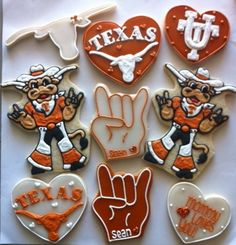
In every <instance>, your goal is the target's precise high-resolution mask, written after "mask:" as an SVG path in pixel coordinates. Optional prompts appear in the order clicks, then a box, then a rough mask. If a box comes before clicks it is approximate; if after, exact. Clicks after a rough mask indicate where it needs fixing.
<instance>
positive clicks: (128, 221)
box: [92, 164, 152, 242]
mask: <svg viewBox="0 0 236 245" xmlns="http://www.w3.org/2000/svg"><path fill="white" fill-rule="evenodd" d="M97 179H98V186H99V193H98V195H97V196H96V198H95V199H94V201H93V204H92V208H93V211H94V212H95V214H96V215H97V216H98V218H99V219H100V221H101V222H102V224H103V226H104V229H105V231H106V234H107V239H108V241H109V242H112V241H119V240H126V239H132V238H138V237H140V236H141V235H142V234H143V232H144V227H145V225H146V222H147V220H148V216H149V212H150V204H149V191H150V187H151V180H152V172H151V170H150V169H149V168H145V169H143V170H141V171H140V172H139V173H138V175H133V174H128V173H123V174H114V173H113V172H112V170H111V169H110V168H109V167H108V166H107V165H106V164H100V165H99V166H98V169H97Z"/></svg>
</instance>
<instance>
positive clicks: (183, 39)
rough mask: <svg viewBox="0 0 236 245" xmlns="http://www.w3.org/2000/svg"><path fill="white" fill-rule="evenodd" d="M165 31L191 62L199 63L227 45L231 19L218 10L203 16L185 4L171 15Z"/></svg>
mask: <svg viewBox="0 0 236 245" xmlns="http://www.w3.org/2000/svg"><path fill="white" fill-rule="evenodd" d="M165 30H166V36H167V39H168V41H169V43H170V44H171V46H172V47H173V48H174V49H175V50H176V51H177V53H178V54H179V55H180V56H181V57H182V58H184V59H185V60H187V61H188V62H191V63H198V62H201V61H203V60H205V59H207V58H208V57H210V56H211V55H213V54H215V53H216V52H218V51H220V50H221V49H222V48H223V47H224V46H225V45H226V43H227V41H228V39H229V31H230V26H229V22H228V20H227V18H226V17H225V16H224V15H223V14H222V13H220V12H218V11H214V10H212V11H207V12H205V13H203V14H199V13H198V12H197V11H196V10H194V9H193V8H191V7H189V6H185V5H181V6H176V7H174V8H172V9H170V10H169V12H168V13H167V15H166V20H165Z"/></svg>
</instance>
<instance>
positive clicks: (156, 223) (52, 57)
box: [1, 0, 236, 245]
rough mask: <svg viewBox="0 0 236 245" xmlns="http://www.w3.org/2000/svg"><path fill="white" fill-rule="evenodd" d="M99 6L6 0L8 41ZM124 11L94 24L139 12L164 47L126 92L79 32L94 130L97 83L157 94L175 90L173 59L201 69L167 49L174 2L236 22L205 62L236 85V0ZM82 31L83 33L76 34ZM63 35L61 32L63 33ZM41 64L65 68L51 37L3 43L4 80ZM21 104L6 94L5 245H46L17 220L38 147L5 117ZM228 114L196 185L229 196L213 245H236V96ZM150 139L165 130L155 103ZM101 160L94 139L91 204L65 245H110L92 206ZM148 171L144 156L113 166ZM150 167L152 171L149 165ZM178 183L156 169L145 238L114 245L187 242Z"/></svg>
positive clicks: (77, 76) (139, 5) (142, 5)
mask: <svg viewBox="0 0 236 245" xmlns="http://www.w3.org/2000/svg"><path fill="white" fill-rule="evenodd" d="M99 3H101V1H99V0H91V1H86V0H80V1H78V0H77V1H75V0H60V1H59V0H24V1H22V0H4V1H3V18H4V19H3V20H4V22H3V25H4V26H3V41H4V40H6V38H7V37H8V36H9V35H10V34H11V33H13V32H15V31H17V30H19V29H21V28H23V27H27V26H31V25H32V26H33V25H40V24H44V23H47V22H49V21H52V20H55V19H58V18H61V17H65V16H70V15H74V14H76V13H77V12H79V11H80V10H84V9H87V8H90V7H93V6H95V5H97V4H99ZM117 4H118V8H117V10H116V11H115V12H113V13H111V14H106V15H104V16H99V17H98V18H96V20H112V21H114V22H117V23H119V24H121V25H122V23H123V22H125V20H126V19H128V18H129V17H132V16H135V15H140V14H143V15H147V16H150V17H153V18H154V19H155V20H156V21H157V22H158V23H159V25H160V26H161V28H162V43H161V49H160V53H159V56H158V58H157V61H156V63H155V64H154V65H153V66H152V68H151V69H150V71H149V72H148V73H147V74H146V76H145V77H143V79H141V80H140V81H139V82H138V83H137V85H136V86H135V87H133V88H131V89H129V90H128V89H125V88H123V87H121V86H119V85H116V84H115V82H113V81H111V80H109V79H108V78H106V77H105V76H103V75H102V74H101V73H100V72H99V71H97V70H96V69H94V67H93V66H92V65H91V64H90V62H89V61H88V59H87V57H86V56H85V53H84V51H83V50H82V32H83V31H80V32H79V35H78V41H77V44H78V47H79V49H80V51H81V55H80V59H79V60H75V62H78V63H79V65H80V70H79V72H74V75H73V76H72V80H73V81H74V82H75V83H76V84H77V85H78V86H80V88H81V89H82V90H83V91H84V92H85V94H86V101H85V103H84V105H83V108H82V113H81V119H82V121H83V123H84V124H86V125H89V124H90V121H91V119H92V118H93V115H94V113H95V112H94V101H93V89H94V87H95V85H96V84H97V83H98V82H102V83H104V84H106V85H107V86H109V88H110V90H111V91H115V92H130V93H135V92H136V91H137V90H138V88H139V87H140V86H143V85H145V86H148V87H150V88H151V90H152V91H155V90H156V89H158V88H162V87H171V86H172V82H171V81H170V79H169V77H168V76H167V75H166V74H165V73H164V71H163V65H164V63H165V62H171V63H173V64H174V65H175V66H177V67H178V68H180V69H182V68H189V69H195V68H197V66H190V65H188V64H186V63H185V62H184V61H182V60H181V59H180V58H179V57H178V56H177V55H176V53H175V51H174V50H172V48H171V47H170V46H169V45H168V44H167V41H166V38H165V36H164V35H163V34H164V33H163V24H164V18H165V14H166V13H167V11H168V10H169V9H170V8H171V7H173V6H176V5H180V4H186V5H189V6H192V7H193V8H195V9H196V10H198V11H199V12H204V11H206V10H218V11H221V12H223V13H224V14H225V15H226V16H227V17H228V19H229V21H230V24H231V36H230V40H229V42H228V45H227V47H226V48H225V49H224V50H222V51H221V52H219V53H218V54H216V55H214V56H213V57H212V58H209V59H207V61H205V62H203V63H201V65H202V66H205V67H207V68H208V69H209V70H210V72H211V74H212V77H218V78H221V79H222V80H223V81H224V82H225V83H229V84H233V85H235V86H236V78H235V63H236V27H235V25H236V1H235V0H218V1H216V0H207V1H199V0H186V1H181V0H168V1H167V0H166V1H156V0H146V1H144V0H140V1H137V0H129V1H117ZM78 31H79V30H78ZM62 35H63V33H62ZM38 63H41V64H43V65H45V66H51V65H59V66H64V65H66V64H67V63H65V62H63V60H61V59H60V57H59V53H58V50H57V48H56V47H55V46H54V45H53V44H52V42H51V41H50V40H49V39H46V40H43V41H36V40H35V39H33V38H28V39H25V40H22V41H20V42H18V43H17V45H16V46H14V47H12V48H10V49H7V48H6V47H5V46H4V45H3V78H2V79H3V81H6V80H10V79H15V78H16V77H17V76H18V75H20V74H22V73H25V72H27V71H28V69H29V67H30V66H31V65H34V64H38ZM19 99H20V94H19V93H16V92H10V91H9V90H7V91H4V92H3V93H2V122H1V123H2V124H1V132H2V134H1V135H2V152H1V243H11V244H16V243H18V244H43V240H41V239H40V238H37V237H36V236H35V235H33V234H30V233H29V231H27V230H26V229H25V228H24V227H23V226H22V225H21V224H20V223H19V222H18V221H17V219H16V217H15V214H14V212H13V210H12V208H11V204H10V196H11V190H12V188H13V186H14V185H15V183H16V182H18V181H19V180H20V179H22V178H24V177H29V176H30V169H29V167H28V165H27V164H26V161H25V158H26V156H27V155H28V154H29V153H30V152H31V151H32V150H33V148H34V146H35V144H36V142H37V138H38V137H37V134H36V133H32V134H31V133H26V132H25V131H24V130H22V129H21V128H19V127H16V125H15V124H14V123H12V122H10V121H9V119H8V118H7V111H8V107H9V106H10V105H11V104H13V103H14V102H16V101H18V100H19ZM227 102H228V105H229V109H230V112H231V113H230V120H229V121H228V122H227V123H226V124H225V125H224V127H221V128H220V129H219V130H217V131H216V133H215V135H214V141H215V147H216V148H215V151H216V155H215V158H214V159H213V160H212V161H211V162H210V163H209V165H208V167H207V168H206V169H205V171H204V173H202V174H201V175H200V176H199V177H198V178H197V179H196V181H194V183H195V184H197V185H198V186H199V187H200V188H201V189H202V191H203V193H206V194H207V193H209V194H212V193H218V194H220V195H223V196H224V197H225V198H226V199H228V201H229V203H230V204H231V209H232V222H231V224H230V226H229V227H228V229H227V230H226V231H225V232H224V233H223V234H222V235H221V236H220V237H217V238H216V239H213V240H210V241H206V242H205V243H204V242H203V243H199V245H200V244H208V245H213V244H214V245H222V244H224V245H235V244H236V226H235V223H236V205H235V203H236V189H235V179H236V169H235V164H236V156H235V153H236V152H235V149H236V127H235V122H236V110H235V106H236V96H233V95H232V96H230V97H228V99H227ZM148 121H149V133H148V134H149V135H148V137H150V136H152V137H153V136H155V137H156V138H159V137H160V136H161V135H162V134H163V133H164V132H165V130H166V128H163V127H162V124H161V123H160V122H159V121H158V120H157V118H156V115H155V112H154V109H153V107H152V106H151V109H150V113H149V116H148ZM100 162H103V156H102V153H101V151H100V149H99V148H98V146H97V144H96V142H95V141H93V142H92V148H91V159H90V161H89V163H88V165H87V166H86V167H85V168H84V169H82V170H81V171H79V174H80V175H81V176H82V178H83V179H84V181H85V183H86V185H87V189H88V199H89V202H88V206H87V209H86V210H85V213H84V215H83V217H82V219H81V220H80V222H79V223H78V224H77V226H76V227H75V228H74V229H73V230H72V232H71V233H70V234H69V235H68V236H67V237H66V238H64V239H63V240H62V241H61V242H60V244H81V245H83V244H104V243H105V242H106V237H105V233H104V230H103V228H102V225H101V223H100V222H99V221H98V219H97V217H95V215H94V214H93V213H92V211H91V202H92V200H93V198H94V196H95V195H96V193H97V181H96V178H95V173H96V166H97V165H98V164H99V163H100ZM146 166H150V165H149V164H147V163H146V162H144V161H142V160H141V159H130V160H125V161H114V162H112V163H111V167H112V168H113V170H114V171H118V170H123V171H127V172H129V171H134V172H137V171H139V170H140V169H141V168H143V167H146ZM151 167H152V166H151ZM53 176H55V174H54V173H51V174H47V175H41V176H40V178H41V179H42V180H44V181H48V180H50V179H51V178H52V177H53ZM177 181H178V180H177V179H176V178H174V177H173V176H171V175H169V174H167V173H166V172H164V171H161V170H160V169H157V168H153V185H152V189H151V215H150V219H149V222H148V224H147V227H146V230H145V234H144V236H143V238H141V239H136V240H129V241H123V242H116V244H117V245H118V244H148V245H152V244H157V245H158V244H159V245H172V244H174V245H175V244H181V242H180V240H179V238H178V237H177V235H176V234H175V232H174V230H173V228H172V227H171V223H170V221H169V217H168V214H167V208H166V198H167V193H168V191H169V189H170V187H171V186H172V185H173V184H174V183H176V182H177Z"/></svg>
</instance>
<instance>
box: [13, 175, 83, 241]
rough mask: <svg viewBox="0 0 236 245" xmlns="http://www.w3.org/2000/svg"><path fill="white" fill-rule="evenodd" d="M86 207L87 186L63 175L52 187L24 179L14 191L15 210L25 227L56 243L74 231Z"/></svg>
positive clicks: (72, 176) (36, 180) (74, 178)
mask: <svg viewBox="0 0 236 245" xmlns="http://www.w3.org/2000/svg"><path fill="white" fill-rule="evenodd" d="M86 204H87V191H86V188H85V185H84V182H83V180H82V179H81V178H80V177H79V176H78V175H75V174H61V175H59V176H57V177H55V178H54V179H52V180H51V181H50V182H49V184H47V183H45V182H43V181H41V180H38V179H32V178H25V179H23V180H21V181H20V182H19V183H17V184H16V185H15V187H14V189H13V191H12V207H13V209H14V210H15V213H16V216H17V218H18V219H19V220H20V222H21V223H22V225H23V226H24V227H26V228H27V229H28V230H29V231H31V232H32V233H34V234H35V235H37V236H39V237H40V238H42V239H44V240H46V241H49V242H53V243H56V242H59V241H60V240H61V239H62V238H63V237H65V236H66V235H67V234H68V233H69V232H70V231H71V230H72V228H73V227H74V226H75V225H76V223H77V222H78V221H79V220H80V218H81V216H82V214H83V212H84V210H85V207H86Z"/></svg>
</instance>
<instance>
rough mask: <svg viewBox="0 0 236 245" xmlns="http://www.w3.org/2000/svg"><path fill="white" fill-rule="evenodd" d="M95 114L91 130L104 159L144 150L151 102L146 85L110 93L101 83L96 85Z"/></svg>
mask: <svg viewBox="0 0 236 245" xmlns="http://www.w3.org/2000/svg"><path fill="white" fill-rule="evenodd" d="M95 104H96V111H97V115H96V117H95V118H94V120H93V122H92V124H91V131H92V134H93V136H94V138H95V140H96V141H97V142H98V144H99V146H100V147H101V149H102V151H103V153H104V156H105V158H106V159H107V160H114V159H123V158H128V157H136V156H138V155H140V154H141V153H142V152H143V142H144V139H145V136H146V132H147V121H146V119H147V113H148V110H149V106H150V99H149V93H148V89H147V88H145V87H143V88H141V89H139V91H138V92H137V94H121V93H111V92H110V91H109V90H108V88H107V87H105V86H104V85H101V84H100V85H98V86H97V87H96V89H95Z"/></svg>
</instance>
